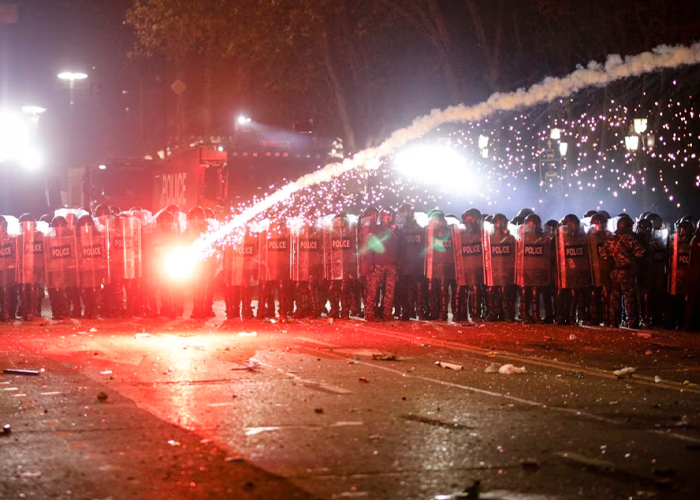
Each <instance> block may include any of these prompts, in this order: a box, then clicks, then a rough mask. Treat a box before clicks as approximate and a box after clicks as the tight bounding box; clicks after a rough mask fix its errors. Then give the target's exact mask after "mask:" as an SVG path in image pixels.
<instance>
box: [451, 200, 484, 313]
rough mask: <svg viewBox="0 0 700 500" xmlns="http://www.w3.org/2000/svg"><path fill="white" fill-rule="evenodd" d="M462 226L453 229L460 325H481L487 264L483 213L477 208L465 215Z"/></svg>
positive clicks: (463, 215)
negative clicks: (485, 262)
mask: <svg viewBox="0 0 700 500" xmlns="http://www.w3.org/2000/svg"><path fill="white" fill-rule="evenodd" d="M462 225H463V227H462V228H460V227H459V226H453V227H452V239H453V240H454V244H453V246H454V255H455V275H456V278H457V284H458V286H459V289H458V292H457V295H458V298H457V318H455V319H456V320H458V321H469V320H471V321H472V322H476V321H481V320H482V319H483V318H484V316H483V315H484V309H485V308H484V305H483V302H484V298H485V290H484V260H483V257H484V255H483V245H482V242H481V212H479V210H477V209H476V208H471V209H469V210H466V211H465V212H464V213H463V214H462Z"/></svg>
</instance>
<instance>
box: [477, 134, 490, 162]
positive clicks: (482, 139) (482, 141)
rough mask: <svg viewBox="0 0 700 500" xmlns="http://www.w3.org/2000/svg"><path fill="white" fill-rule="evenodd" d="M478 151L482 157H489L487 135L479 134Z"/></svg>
mask: <svg viewBox="0 0 700 500" xmlns="http://www.w3.org/2000/svg"><path fill="white" fill-rule="evenodd" d="M479 151H480V152H481V157H482V158H488V157H489V136H488V135H480V136H479Z"/></svg>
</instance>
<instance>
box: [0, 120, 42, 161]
mask: <svg viewBox="0 0 700 500" xmlns="http://www.w3.org/2000/svg"><path fill="white" fill-rule="evenodd" d="M6 161H10V162H16V163H18V164H19V165H21V166H22V167H24V168H26V169H28V170H36V169H37V168H39V166H40V164H41V155H40V154H39V152H38V151H37V150H36V148H35V147H34V145H33V143H32V133H31V128H30V127H29V124H28V122H27V119H26V118H24V117H23V116H22V115H20V114H17V113H12V112H1V113H0V162H6Z"/></svg>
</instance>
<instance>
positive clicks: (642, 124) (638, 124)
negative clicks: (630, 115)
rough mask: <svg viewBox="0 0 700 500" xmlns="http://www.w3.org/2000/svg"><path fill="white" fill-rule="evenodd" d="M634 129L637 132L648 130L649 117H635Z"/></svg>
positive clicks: (641, 132)
mask: <svg viewBox="0 0 700 500" xmlns="http://www.w3.org/2000/svg"><path fill="white" fill-rule="evenodd" d="M633 123H634V131H635V132H636V133H637V134H643V133H644V132H646V131H647V119H646V118H635V119H634V121H633Z"/></svg>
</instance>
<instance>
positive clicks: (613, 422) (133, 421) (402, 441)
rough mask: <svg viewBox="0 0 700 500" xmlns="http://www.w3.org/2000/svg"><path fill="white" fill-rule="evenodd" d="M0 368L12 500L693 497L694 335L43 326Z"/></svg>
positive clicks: (0, 415) (441, 326)
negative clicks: (505, 370)
mask: <svg viewBox="0 0 700 500" xmlns="http://www.w3.org/2000/svg"><path fill="white" fill-rule="evenodd" d="M219 306H221V304H219ZM219 314H221V311H220V310H219ZM437 361H440V362H442V365H443V366H440V365H436V362H437ZM450 364H452V365H455V366H453V367H452V368H461V369H456V370H455V369H451V368H450ZM507 364H512V365H513V366H514V367H516V368H520V367H524V368H525V372H524V373H515V374H510V375H508V374H501V373H499V372H498V370H499V369H500V368H501V367H502V366H503V365H507ZM625 367H633V368H635V369H636V370H635V371H634V373H632V374H631V376H629V375H628V376H624V377H623V378H620V377H618V376H616V375H615V374H614V373H613V372H614V370H619V369H622V368H625ZM0 368H3V369H8V368H9V369H29V370H38V371H39V374H38V375H17V374H7V373H5V374H3V375H1V376H0V423H2V424H9V425H10V426H11V430H10V432H9V433H5V434H3V435H0V464H1V466H2V467H1V468H0V498H2V499H11V498H38V499H45V498H61V499H63V498H65V499H114V500H119V499H126V498H144V499H190V498H192V499H199V498H212V499H213V498H241V499H266V500H269V499H296V498H298V499H315V498H323V499H334V498H337V499H344V498H348V499H352V498H367V499H397V500H398V499H402V500H403V499H416V500H419V499H434V498H440V497H439V495H449V494H451V493H454V492H458V491H463V490H464V489H465V488H468V487H470V486H472V485H473V484H474V481H480V483H479V484H480V490H481V498H503V499H528V498H532V499H535V498H537V499H542V498H546V499H553V498H561V499H566V498H596V499H603V498H625V499H627V498H692V499H697V498H700V479H699V477H700V424H699V423H700V387H699V386H698V383H700V335H697V334H696V335H692V334H684V333H679V332H668V331H658V330H654V331H645V332H637V331H631V330H625V329H621V330H613V329H604V328H581V327H556V326H524V325H518V324H487V325H484V326H463V325H459V324H448V323H426V322H417V321H412V322H409V323H399V322H395V323H381V324H374V323H373V324H368V323H365V322H364V321H361V320H350V321H335V322H332V323H329V322H328V321H327V320H316V321H294V322H291V323H267V322H266V323H262V322H257V321H250V322H240V321H230V322H229V321H224V318H223V316H220V317H217V318H216V319H213V320H209V321H207V322H203V321H195V320H189V319H183V320H176V321H168V320H160V319H134V320H128V321H127V320H125V321H113V320H93V321H87V320H85V321H80V322H78V321H75V320H73V321H66V322H63V323H59V324H55V323H54V322H51V321H48V320H43V321H34V322H33V323H31V324H19V323H16V324H14V325H8V324H4V325H0Z"/></svg>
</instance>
